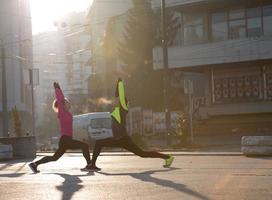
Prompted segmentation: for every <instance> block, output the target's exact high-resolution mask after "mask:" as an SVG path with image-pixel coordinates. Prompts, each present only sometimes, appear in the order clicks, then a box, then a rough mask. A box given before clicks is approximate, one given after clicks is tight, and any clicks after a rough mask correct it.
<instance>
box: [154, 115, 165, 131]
mask: <svg viewBox="0 0 272 200" xmlns="http://www.w3.org/2000/svg"><path fill="white" fill-rule="evenodd" d="M165 124H166V123H165V113H164V112H155V113H153V128H154V133H164V132H165V131H166V125H165Z"/></svg>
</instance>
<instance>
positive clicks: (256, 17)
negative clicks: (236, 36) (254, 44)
mask: <svg viewBox="0 0 272 200" xmlns="http://www.w3.org/2000/svg"><path fill="white" fill-rule="evenodd" d="M247 35H248V37H256V36H260V35H262V19H261V8H260V7H257V8H248V9H247Z"/></svg>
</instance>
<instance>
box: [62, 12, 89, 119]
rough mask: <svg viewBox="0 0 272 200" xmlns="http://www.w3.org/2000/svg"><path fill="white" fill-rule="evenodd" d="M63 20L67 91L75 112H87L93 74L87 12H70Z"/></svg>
mask: <svg viewBox="0 0 272 200" xmlns="http://www.w3.org/2000/svg"><path fill="white" fill-rule="evenodd" d="M61 20H62V21H65V23H66V24H67V26H66V28H65V37H64V41H65V55H66V60H67V72H66V77H67V92H68V94H69V99H70V100H71V101H72V103H73V107H74V112H75V113H78V114H81V113H82V112H87V109H88V107H87V99H88V77H89V76H90V74H91V66H90V63H89V62H88V61H89V58H90V56H91V50H90V46H89V42H90V35H89V34H88V31H86V26H87V22H86V13H85V12H78V13H69V14H68V15H67V16H64V17H63V18H62V19H61Z"/></svg>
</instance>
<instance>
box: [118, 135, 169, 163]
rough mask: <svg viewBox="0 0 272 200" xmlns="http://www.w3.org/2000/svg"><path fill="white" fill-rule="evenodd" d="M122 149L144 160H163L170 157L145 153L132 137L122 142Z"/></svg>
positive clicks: (153, 152)
mask: <svg viewBox="0 0 272 200" xmlns="http://www.w3.org/2000/svg"><path fill="white" fill-rule="evenodd" d="M122 147H123V148H124V149H126V150H128V151H130V152H132V153H134V154H136V155H137V156H140V157H142V158H162V159H168V158H169V157H170V156H169V155H166V154H162V153H158V152H156V151H143V150H142V149H141V148H139V147H138V146H137V145H136V144H135V143H134V142H133V141H132V139H131V138H130V137H125V139H124V140H123V142H122Z"/></svg>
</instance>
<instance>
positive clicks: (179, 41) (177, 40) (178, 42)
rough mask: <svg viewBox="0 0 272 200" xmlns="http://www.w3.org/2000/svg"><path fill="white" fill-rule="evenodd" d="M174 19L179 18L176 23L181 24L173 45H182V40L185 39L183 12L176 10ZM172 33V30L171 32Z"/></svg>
mask: <svg viewBox="0 0 272 200" xmlns="http://www.w3.org/2000/svg"><path fill="white" fill-rule="evenodd" d="M173 19H176V20H177V23H176V25H179V28H178V29H177V33H176V37H175V39H174V40H173V45H176V46H181V45H182V40H183V34H182V32H183V31H182V26H181V25H182V14H181V13H180V12H174V14H173ZM170 33H171V32H170Z"/></svg>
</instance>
